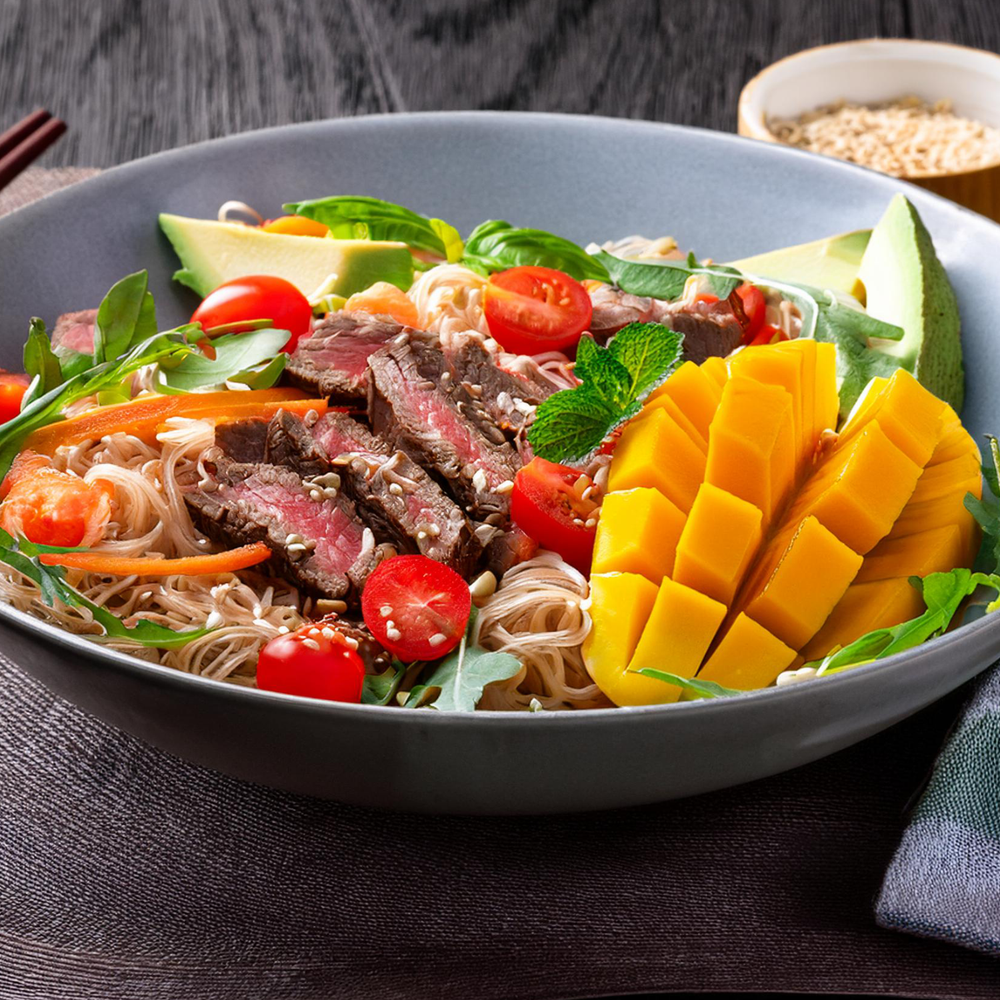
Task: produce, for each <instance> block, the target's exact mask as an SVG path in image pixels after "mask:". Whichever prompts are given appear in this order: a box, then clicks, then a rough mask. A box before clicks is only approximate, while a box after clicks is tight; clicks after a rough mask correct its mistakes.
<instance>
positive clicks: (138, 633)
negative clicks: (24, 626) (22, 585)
mask: <svg viewBox="0 0 1000 1000" xmlns="http://www.w3.org/2000/svg"><path fill="white" fill-rule="evenodd" d="M78 551H80V549H79V548H63V547H60V546H57V545H37V544H35V543H34V542H29V541H28V540H27V539H26V538H18V539H14V538H13V537H12V536H11V535H9V534H8V533H7V532H6V531H4V530H2V529H0V562H3V563H6V564H7V565H8V566H10V567H11V568H12V569H15V570H17V571H18V572H20V573H23V574H24V576H26V577H27V578H28V579H29V580H31V581H33V582H34V583H35V584H37V585H38V589H39V590H40V591H41V594H42V599H43V600H44V601H45V603H46V604H48V605H49V606H50V607H51V606H52V605H54V604H55V602H56V600H60V601H62V603H63V604H65V605H68V606H69V607H74V608H85V609H86V610H88V611H89V612H90V613H91V615H93V618H94V621H96V622H97V624H98V625H100V626H101V628H103V629H104V635H103V636H87V638H88V639H92V640H94V641H95V642H102V641H107V640H108V639H125V640H128V641H129V642H135V643H138V644H139V645H141V646H153V647H155V648H156V649H180V647H181V646H184V645H186V644H187V643H189V642H191V641H192V640H193V639H200V638H201V637H202V636H204V635H208V634H209V633H210V632H213V631H215V629H214V628H197V629H189V630H187V631H184V632H175V631H174V630H173V629H171V628H167V627H166V626H165V625H158V624H157V623H156V622H152V621H149V620H148V619H144V618H138V619H136V620H135V624H133V625H126V624H125V622H123V621H122V619H120V618H119V617H118V616H117V615H115V614H113V613H112V612H110V611H109V610H108V609H107V608H105V607H102V606H101V605H99V604H94V602H93V601H91V600H88V599H87V598H86V597H84V596H83V594H81V593H80V592H79V591H78V590H76V589H75V588H74V587H71V586H70V585H69V584H68V583H67V582H66V570H65V569H64V568H63V567H62V566H46V565H45V564H44V563H42V562H40V561H39V558H38V557H39V555H41V553H43V552H78Z"/></svg>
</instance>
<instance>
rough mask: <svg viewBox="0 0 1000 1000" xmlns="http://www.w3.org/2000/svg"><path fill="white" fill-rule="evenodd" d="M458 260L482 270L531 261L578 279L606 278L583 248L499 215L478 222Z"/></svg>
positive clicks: (601, 266)
mask: <svg viewBox="0 0 1000 1000" xmlns="http://www.w3.org/2000/svg"><path fill="white" fill-rule="evenodd" d="M462 263H463V264H467V265H468V266H469V267H472V268H474V269H475V270H477V271H481V272H483V273H484V274H490V273H492V272H493V271H503V270H506V269H507V268H508V267H520V266H523V265H527V264H534V265H538V266H541V267H552V268H555V269H556V270H557V271H564V272H565V273H566V274H569V275H572V277H574V278H576V279H577V280H578V281H582V280H583V279H584V278H594V279H596V280H597V281H609V280H610V278H609V276H608V272H607V270H605V268H604V266H603V265H602V264H601V263H600V262H598V261H597V260H596V259H595V258H594V257H592V256H591V255H590V254H588V253H587V252H586V250H584V249H582V248H581V247H578V246H577V245H576V244H575V243H573V242H572V241H570V240H567V239H564V238H563V237H562V236H556V235H554V234H553V233H547V232H545V231H544V230H543V229H518V228H516V227H515V226H512V225H511V224H510V223H509V222H504V221H502V220H501V219H491V220H489V221H488V222H482V223H480V224H479V225H478V226H476V228H475V229H473V230H472V232H471V233H469V238H468V239H467V240H466V241H465V253H464V254H463V256H462Z"/></svg>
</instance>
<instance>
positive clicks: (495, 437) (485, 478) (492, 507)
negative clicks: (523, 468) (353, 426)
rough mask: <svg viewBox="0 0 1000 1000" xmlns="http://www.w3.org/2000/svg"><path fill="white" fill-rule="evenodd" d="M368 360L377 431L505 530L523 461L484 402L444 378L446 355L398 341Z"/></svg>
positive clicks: (469, 508)
mask: <svg viewBox="0 0 1000 1000" xmlns="http://www.w3.org/2000/svg"><path fill="white" fill-rule="evenodd" d="M369 363H370V365H371V384H370V386H369V394H368V415H369V418H370V420H371V424H372V427H373V428H374V430H375V432H376V433H377V434H379V435H380V436H381V437H382V438H383V439H384V440H385V441H387V442H389V444H390V445H392V446H393V447H395V448H399V449H401V450H403V451H405V452H406V453H407V454H408V455H410V457H411V458H413V459H414V461H416V462H417V463H418V464H419V465H422V466H423V467H424V468H425V469H427V470H428V471H430V472H431V473H432V474H433V475H434V476H435V477H436V478H437V480H438V481H439V482H440V483H441V484H442V485H443V486H444V488H445V489H446V490H447V491H448V492H449V493H450V494H451V495H452V496H453V497H454V498H455V500H457V501H458V503H459V504H460V505H461V506H462V508H463V509H464V510H465V511H466V513H468V514H469V515H470V516H471V518H472V519H473V520H474V521H485V522H488V523H489V524H493V525H495V526H497V527H505V526H506V523H507V519H508V509H509V499H508V498H509V490H510V484H511V483H512V482H513V479H514V476H515V474H516V473H517V470H518V469H519V468H520V465H521V462H520V459H519V458H518V456H517V452H515V450H514V448H513V447H512V446H511V444H510V443H509V442H508V441H507V439H506V437H505V436H504V433H503V432H502V431H501V430H500V429H499V428H498V427H497V425H496V423H494V421H493V420H492V418H491V417H490V415H489V413H488V412H487V411H486V409H485V408H484V407H483V405H482V404H481V402H480V400H479V399H478V398H477V397H476V396H475V395H474V394H473V393H471V392H469V391H468V389H466V388H465V387H464V386H462V385H461V383H457V382H456V380H455V379H454V378H444V377H443V376H444V375H445V374H446V373H449V374H450V368H449V365H448V361H447V359H446V358H445V356H444V355H443V354H442V352H441V351H440V350H438V349H436V348H434V347H431V346H429V345H427V344H426V343H422V342H421V341H420V339H419V338H417V337H414V338H409V337H397V338H396V339H395V340H394V341H393V342H392V343H391V344H389V345H388V346H387V347H385V348H383V349H382V350H381V351H377V352H376V353H375V354H373V355H372V356H371V358H370V359H369ZM498 487H499V488H500V492H497V488H498Z"/></svg>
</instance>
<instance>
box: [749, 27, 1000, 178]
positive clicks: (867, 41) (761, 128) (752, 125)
mask: <svg viewBox="0 0 1000 1000" xmlns="http://www.w3.org/2000/svg"><path fill="white" fill-rule="evenodd" d="M858 45H881V46H885V47H886V49H896V50H897V51H900V52H902V51H903V50H904V49H907V48H909V49H916V48H922V49H927V50H933V49H937V50H941V49H957V50H958V51H959V52H970V53H975V54H976V55H977V56H988V57H989V58H991V59H993V60H996V62H997V74H998V82H1000V53H996V52H990V51H989V50H988V49H977V48H975V47H974V46H971V45H959V44H957V43H955V42H938V41H933V40H929V39H923V38H879V37H877V36H876V37H873V38H872V37H870V38H853V39H849V40H848V41H844V42H831V43H829V44H826V45H814V46H811V47H810V48H808V49H800V50H799V51H798V52H792V53H791V54H790V55H787V56H783V57H782V58H781V59H776V60H775V61H774V62H772V63H768V65H767V66H765V67H764V68H763V69H761V70H759V71H758V72H757V73H755V74H754V75H753V76H752V77H751V78H750V79H749V80H747V82H746V83H745V84H744V85H743V88H742V90H741V91H740V96H739V100H738V101H737V105H736V118H737V124H738V127H739V128H740V129H741V133H740V134H742V135H744V137H745V138H748V139H758V140H760V141H762V142H771V143H776V144H777V145H780V146H788V147H789V148H792V149H797V148H799V147H795V146H791V145H790V144H789V143H786V142H784V141H783V140H781V139H779V138H778V137H777V136H776V135H775V134H774V133H773V132H772V131H771V130H770V128H768V126H767V123H766V119H764V118H763V117H762V118H761V120H760V121H758V120H757V119H756V118H755V117H754V116H753V115H752V114H751V110H750V103H751V101H752V100H753V98H754V95H755V93H756V92H757V91H758V90H759V89H760V85H761V84H762V83H764V82H766V78H767V77H768V76H770V75H771V73H772V71H773V70H776V69H778V68H779V67H782V66H785V65H788V64H789V63H793V62H799V61H807V60H809V59H811V58H812V57H814V56H816V55H818V54H820V53H823V52H832V51H846V50H848V49H853V48H855V47H856V46H858ZM743 128H746V129H747V132H746V133H743V132H742V129H743ZM800 152H810V151H808V150H800ZM811 155H813V156H826V158H827V159H832V160H840V161H841V162H842V163H852V164H854V165H855V166H862V167H863V166H865V164H860V163H854V161H853V160H843V159H841V158H840V157H836V156H828V155H827V154H825V153H812V154H811ZM866 169H869V170H874V169H875V168H874V167H866ZM997 169H1000V154H998V155H997V157H996V159H994V160H992V161H991V162H989V163H986V164H983V165H981V166H977V167H970V168H968V169H967V170H921V171H916V172H914V173H909V174H905V175H903V176H901V177H897V176H896V175H895V174H885V176H886V177H892V178H893V179H894V180H901V181H932V180H947V179H952V178H974V177H976V176H977V175H979V174H986V173H989V172H992V171H995V170H997ZM876 173H882V171H879V170H876Z"/></svg>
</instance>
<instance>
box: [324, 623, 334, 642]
mask: <svg viewBox="0 0 1000 1000" xmlns="http://www.w3.org/2000/svg"><path fill="white" fill-rule="evenodd" d="M323 638H324V639H332V638H333V629H332V628H330V626H329V625H327V626H326V627H325V628H324V629H323Z"/></svg>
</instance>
